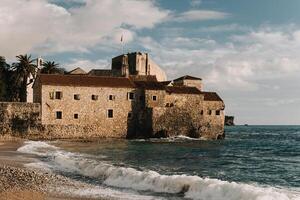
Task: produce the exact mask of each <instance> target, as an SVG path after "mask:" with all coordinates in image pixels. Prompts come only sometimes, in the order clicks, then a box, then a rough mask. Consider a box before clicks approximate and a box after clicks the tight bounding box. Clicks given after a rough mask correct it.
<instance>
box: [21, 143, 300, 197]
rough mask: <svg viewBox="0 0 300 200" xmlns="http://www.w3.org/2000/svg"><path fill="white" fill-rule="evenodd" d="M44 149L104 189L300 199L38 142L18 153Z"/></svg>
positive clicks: (274, 190) (284, 192) (59, 164)
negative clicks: (120, 164)
mask: <svg viewBox="0 0 300 200" xmlns="http://www.w3.org/2000/svg"><path fill="white" fill-rule="evenodd" d="M26 146H27V147H26ZM30 146H32V147H30ZM45 147H47V149H49V148H50V149H51V150H52V152H51V157H52V159H53V160H52V161H53V164H55V165H56V167H59V168H60V169H61V170H68V171H72V172H75V173H79V174H81V175H84V176H88V177H94V178H98V179H101V180H103V183H104V184H106V185H108V186H115V187H119V188H127V189H133V190H137V191H152V192H162V193H172V194H176V193H184V195H185V197H187V198H191V199H199V200H204V199H205V200H221V199H230V200H240V199H243V200H300V194H299V193H297V192H292V191H289V190H280V189H277V188H272V187H268V188H267V187H262V186H254V185H249V184H241V183H235V182H227V181H221V180H218V179H210V178H201V177H199V176H188V175H169V176H168V175H161V174H159V173H157V172H155V171H138V170H136V169H133V168H126V167H116V166H113V165H110V164H106V163H103V162H98V161H96V160H92V159H87V158H84V157H83V156H81V157H80V156H76V154H74V153H70V152H65V151H63V150H60V149H58V148H56V147H54V146H52V145H49V144H46V143H44V144H43V143H41V142H38V143H36V142H28V143H27V144H25V146H24V147H23V149H21V150H22V152H24V149H25V152H29V153H36V154H37V155H39V154H40V152H41V151H40V149H39V148H42V149H43V148H45ZM21 148H22V147H21ZM48 156H50V155H48Z"/></svg>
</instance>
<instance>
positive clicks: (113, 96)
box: [108, 95, 116, 101]
mask: <svg viewBox="0 0 300 200" xmlns="http://www.w3.org/2000/svg"><path fill="white" fill-rule="evenodd" d="M115 99H116V96H115V95H109V96H108V100H110V101H114V100H115Z"/></svg>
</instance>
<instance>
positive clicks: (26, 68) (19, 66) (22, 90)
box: [12, 54, 37, 102]
mask: <svg viewBox="0 0 300 200" xmlns="http://www.w3.org/2000/svg"><path fill="white" fill-rule="evenodd" d="M17 59H18V62H17V63H13V66H12V70H13V71H14V73H13V77H12V80H13V87H15V88H16V89H17V90H18V95H19V100H20V101H21V102H26V100H27V85H28V79H29V78H30V77H31V76H32V77H35V73H36V69H37V66H36V65H35V64H34V62H35V59H31V56H30V55H29V56H28V55H27V54H25V55H19V56H17Z"/></svg>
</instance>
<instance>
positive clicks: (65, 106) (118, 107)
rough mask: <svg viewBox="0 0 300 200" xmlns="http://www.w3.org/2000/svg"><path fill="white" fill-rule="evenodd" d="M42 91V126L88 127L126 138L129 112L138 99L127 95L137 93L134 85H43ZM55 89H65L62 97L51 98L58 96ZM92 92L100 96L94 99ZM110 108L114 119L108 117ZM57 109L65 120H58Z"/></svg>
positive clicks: (60, 90)
mask: <svg viewBox="0 0 300 200" xmlns="http://www.w3.org/2000/svg"><path fill="white" fill-rule="evenodd" d="M42 90H43V93H42V98H41V104H42V124H43V125H66V126H70V125H75V126H77V127H84V126H86V127H89V128H88V129H94V130H96V131H97V132H101V133H102V134H106V135H107V136H108V137H109V136H112V137H126V135H127V125H128V113H130V112H132V109H133V106H134V102H135V99H134V100H130V99H129V98H128V93H129V92H135V90H134V88H105V87H103V88H100V87H76V88H75V87H72V86H48V85H44V86H42ZM56 91H59V92H62V98H61V99H55V97H54V98H50V96H51V95H53V94H54V96H55V92H56ZM74 95H79V97H80V99H79V100H75V99H74ZM92 95H97V96H98V99H97V100H92ZM110 95H112V96H113V97H112V98H113V99H112V100H110V99H109V96H110ZM110 109H111V110H113V118H109V117H108V110H110ZM57 111H60V112H62V119H57V117H56V112H57ZM75 114H76V115H77V116H78V119H76V118H75V116H74V115H75ZM91 127H92V128H91ZM83 134H84V133H83Z"/></svg>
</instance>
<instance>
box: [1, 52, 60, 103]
mask: <svg viewBox="0 0 300 200" xmlns="http://www.w3.org/2000/svg"><path fill="white" fill-rule="evenodd" d="M16 58H17V62H16V63H13V64H11V65H9V64H8V63H7V62H6V60H5V58H4V57H2V56H0V101H20V102H26V99H27V92H26V88H27V85H28V84H30V83H32V81H34V79H33V78H32V79H30V78H31V77H35V76H36V74H37V73H46V74H64V73H65V69H63V68H60V67H59V64H57V63H55V62H50V61H46V62H45V63H43V68H42V69H41V70H40V71H39V70H38V69H37V65H36V60H37V59H31V56H30V55H27V54H25V55H19V56H16Z"/></svg>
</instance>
